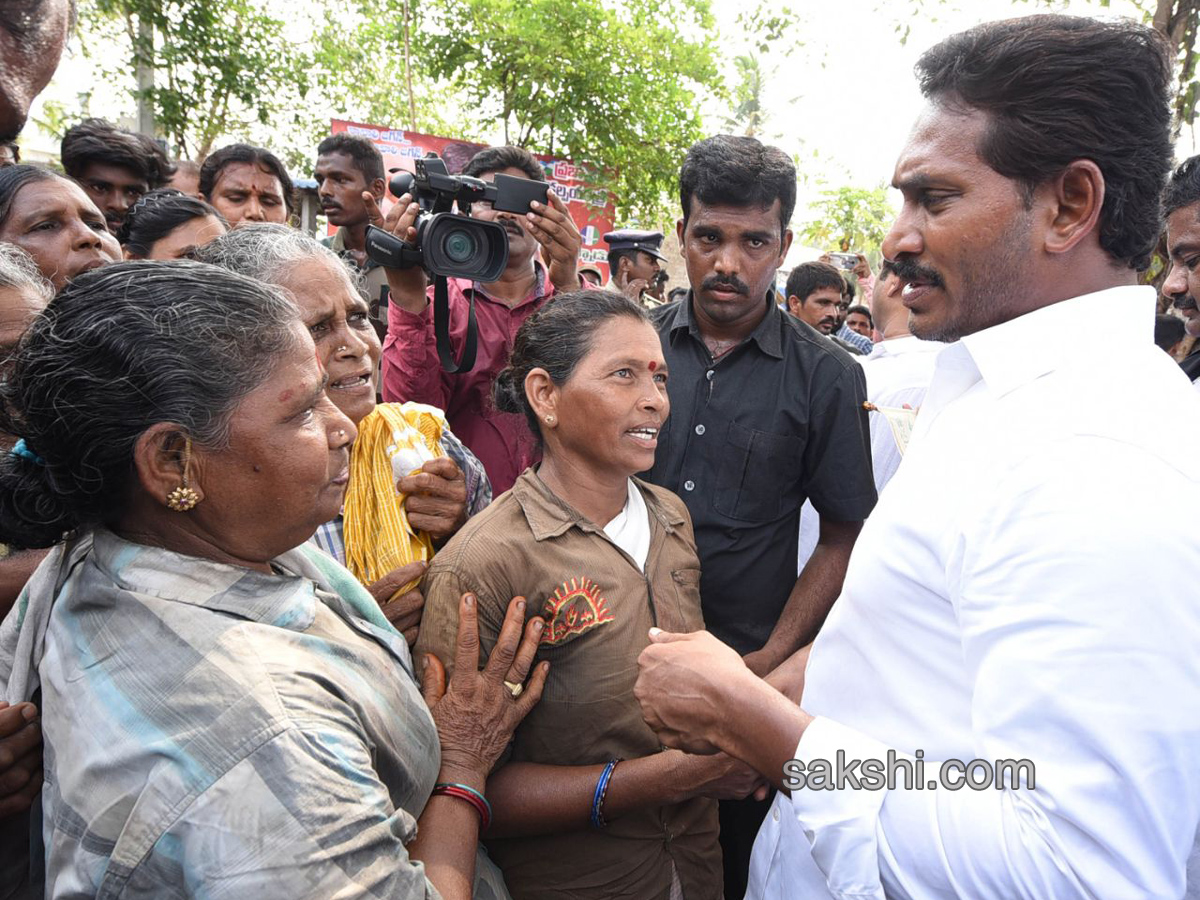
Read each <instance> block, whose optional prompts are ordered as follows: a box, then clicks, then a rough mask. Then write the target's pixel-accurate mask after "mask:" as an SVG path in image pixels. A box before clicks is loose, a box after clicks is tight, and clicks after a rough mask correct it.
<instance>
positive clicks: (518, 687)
mask: <svg viewBox="0 0 1200 900" xmlns="http://www.w3.org/2000/svg"><path fill="white" fill-rule="evenodd" d="M504 686H505V687H506V688H508V692H509V693H510V694H512V695H513V699H514V700H516V699H517V698H518V697H520V696H521V691H523V690H525V685H523V684H517V683H516V682H512V681H506V682H504Z"/></svg>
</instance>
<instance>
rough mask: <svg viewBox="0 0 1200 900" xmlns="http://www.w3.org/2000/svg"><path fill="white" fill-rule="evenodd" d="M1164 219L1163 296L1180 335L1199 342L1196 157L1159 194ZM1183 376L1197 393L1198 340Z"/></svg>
mask: <svg viewBox="0 0 1200 900" xmlns="http://www.w3.org/2000/svg"><path fill="white" fill-rule="evenodd" d="M1163 214H1164V215H1166V217H1167V253H1168V254H1169V256H1170V258H1171V271H1170V272H1169V273H1168V274H1167V280H1166V281H1164V282H1163V288H1162V289H1163V293H1164V294H1166V295H1167V296H1168V297H1170V298H1171V301H1172V303H1174V305H1175V308H1176V309H1178V310H1179V311H1180V312H1181V313H1183V321H1184V331H1185V332H1186V333H1187V334H1188V335H1189V336H1190V337H1193V338H1198V339H1200V310H1198V309H1197V308H1196V297H1197V296H1200V156H1193V157H1192V158H1191V159H1189V160H1188V161H1187V162H1185V163H1184V164H1183V165H1182V166H1180V167H1179V168H1178V169H1176V170H1175V174H1174V175H1172V176H1171V181H1170V183H1169V184H1168V185H1167V190H1166V192H1165V193H1164V194H1163ZM1180 365H1181V366H1182V367H1183V372H1184V374H1185V375H1187V377H1188V378H1190V379H1191V381H1192V386H1193V387H1195V388H1196V390H1197V391H1200V340H1197V341H1196V344H1195V346H1193V347H1192V352H1191V353H1189V354H1188V355H1187V357H1185V358H1184V360H1183V362H1182V363H1180Z"/></svg>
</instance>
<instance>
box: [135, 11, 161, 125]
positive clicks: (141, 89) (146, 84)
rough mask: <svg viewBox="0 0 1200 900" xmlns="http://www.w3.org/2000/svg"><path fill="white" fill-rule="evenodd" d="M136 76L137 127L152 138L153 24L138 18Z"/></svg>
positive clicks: (153, 123) (145, 19)
mask: <svg viewBox="0 0 1200 900" xmlns="http://www.w3.org/2000/svg"><path fill="white" fill-rule="evenodd" d="M134 57H135V59H136V61H137V62H136V65H135V74H136V76H137V90H138V94H137V110H138V113H137V127H138V131H140V132H141V133H142V134H148V135H150V136H151V137H153V136H154V135H155V133H156V126H155V121H154V97H153V95H152V91H153V90H154V23H153V22H151V21H149V20H148V19H147V18H146V17H145V16H138V25H137V43H136V45H135V48H134Z"/></svg>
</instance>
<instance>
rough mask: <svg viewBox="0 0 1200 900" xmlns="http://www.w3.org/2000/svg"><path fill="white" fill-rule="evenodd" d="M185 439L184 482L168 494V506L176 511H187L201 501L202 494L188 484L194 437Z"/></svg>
mask: <svg viewBox="0 0 1200 900" xmlns="http://www.w3.org/2000/svg"><path fill="white" fill-rule="evenodd" d="M183 440H184V444H183V482H182V483H181V484H180V485H179V487H177V488H175V490H173V491H171V493H169V494H167V506H168V507H169V508H170V509H173V510H175V512H187V511H188V510H189V509H193V508H194V507H195V506H196V504H197V503H199V502H200V495H199V494H197V493H196V492H195V490H193V489H192V488H191V487H189V486H188V476H189V475H190V474H191V468H192V439H191V438H184V439H183Z"/></svg>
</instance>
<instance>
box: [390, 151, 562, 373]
mask: <svg viewBox="0 0 1200 900" xmlns="http://www.w3.org/2000/svg"><path fill="white" fill-rule="evenodd" d="M388 189H389V190H391V192H392V194H393V195H394V196H396V197H400V196H402V195H404V194H411V195H412V196H413V197H414V198H415V199H416V201H417V203H418V204H419V205H420V207H421V212H420V213H419V214H418V216H417V221H416V226H415V227H416V229H417V239H416V242H415V243H412V244H410V243H409V242H408V241H402V240H401V239H400V238H398V237H396V236H395V235H394V234H391V233H390V232H387V231H384V230H383V229H382V228H376V227H375V226H374V225H368V226H367V255H368V256H369V257H370V258H371V259H372V260H373V261H374V262H375V263H377V264H379V265H381V266H384V267H385V268H389V269H409V268H412V267H413V266H423V267H424V268H425V270H426V271H427V272H429V273H430V274H431V275H433V276H434V278H433V331H434V335H435V337H436V340H437V351H438V358H439V359H440V360H441V363H442V368H443V369H445V370H446V371H447V372H450V373H454V372H469V371H470V370H471V369H472V368H473V367H474V366H475V350H476V343H477V340H478V333H479V330H478V327H477V325H476V323H475V292H474V290H472V291H469V292H467V303H468V307H467V328H466V332H465V333H464V336H463V349H462V355H461V356H460V357H459V358H458V359H457V360H456V359H455V358H454V351H453V348H452V346H451V341H450V298H449V289H448V286H447V282H446V279H447V278H469V279H471V280H472V281H476V282H482V283H484V284H487V283H489V282H492V281H496V280H497V279H498V278H499V277H500V276H501V275H502V274H503V272H504V269H505V267H506V266H507V265H508V232H507V231H505V230H504V226H503V225H501V224H499V223H498V222H484V221H482V220H480V219H472V218H471V217H470V216H464V215H458V214H456V213H453V212H451V210H452V209H453V208H454V204H455V203H457V204H458V208H459V209H462V210H468V209H470V208H471V204H472V203H478V202H480V201H486V202H488V203H491V204H492V206H493V208H495V209H497V210H500V211H501V212H510V213H517V214H518V215H525V214H526V213H528V212H529V204H530V203H532V202H533V201H534V200H537V201H539V202H540V203H543V204H544V203H546V201H547V199H548V197H549V190H550V186H549V185H548V184H546V182H544V181H533V180H532V179H529V178H515V177H513V176H512V175H503V174H500V173H497V174H496V177H495V181H494V182H491V183H489V182H486V181H483V180H482V179H479V178H472V177H470V176H469V175H451V174H450V173H449V172H447V171H446V164H445V163H444V162H443V161H442V160H441V159H439V158H438V157H437V156H436V155H435V154H430V155H429V156H427V157H425V158H424V159H418V160H416V172H415V173H414V174H410V173H408V172H396V173H395V174H394V175H393V176H392V179H391V181H390V182H389V183H388Z"/></svg>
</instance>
